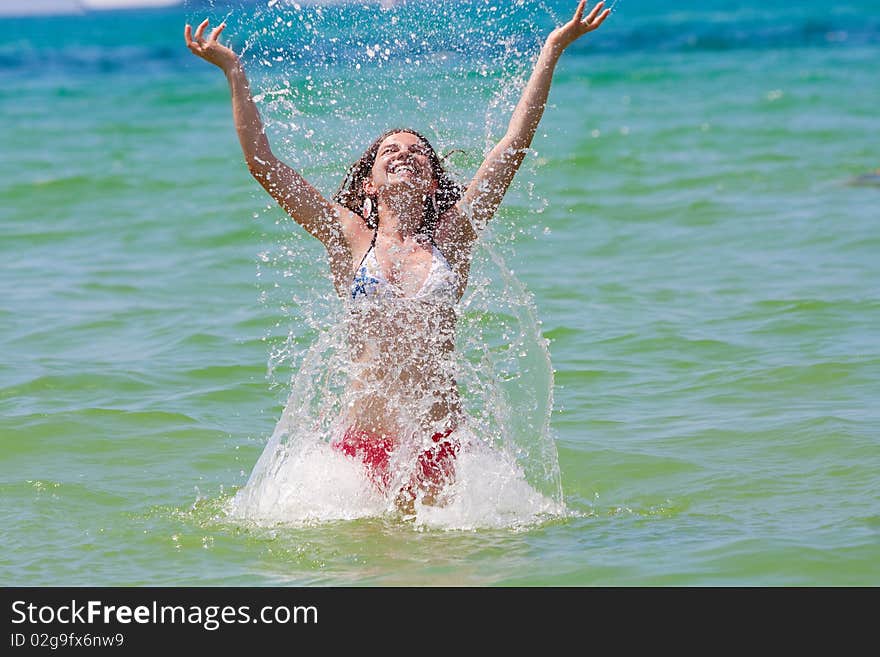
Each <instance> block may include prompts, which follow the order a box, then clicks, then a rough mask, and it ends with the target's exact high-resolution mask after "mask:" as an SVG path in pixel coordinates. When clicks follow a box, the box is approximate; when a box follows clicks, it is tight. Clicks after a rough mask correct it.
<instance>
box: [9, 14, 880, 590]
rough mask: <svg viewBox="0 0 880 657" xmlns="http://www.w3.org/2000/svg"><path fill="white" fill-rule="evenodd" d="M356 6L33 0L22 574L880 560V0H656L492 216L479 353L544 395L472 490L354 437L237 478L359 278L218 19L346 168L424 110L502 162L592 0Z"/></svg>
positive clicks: (25, 226) (461, 143)
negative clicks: (224, 52) (332, 271)
mask: <svg viewBox="0 0 880 657" xmlns="http://www.w3.org/2000/svg"><path fill="white" fill-rule="evenodd" d="M493 8H494V9H493ZM320 9H321V11H320V12H318V8H317V7H314V6H312V5H309V4H308V3H300V7H299V9H297V7H296V6H295V5H294V4H293V3H287V2H279V3H275V4H274V5H273V6H272V7H270V6H269V3H220V2H214V3H200V4H199V5H196V4H194V3H193V4H185V5H184V6H183V7H178V8H174V9H163V10H155V11H132V12H108V13H103V12H101V13H98V12H94V13H86V14H84V15H76V16H57V17H39V18H9V17H3V18H2V19H0V33H2V39H0V44H2V45H0V79H2V85H0V112H2V117H3V121H2V123H0V131H2V139H0V141H2V143H3V148H2V151H0V153H2V155H0V198H2V204H0V213H2V214H0V216H2V226H3V239H2V240H0V249H2V253H3V262H4V265H3V278H2V281H3V284H2V292H3V294H2V296H0V298H2V302H0V342H2V350H0V354H2V361H0V408H2V414H0V454H2V458H0V498H2V500H3V502H2V505H0V509H2V514H3V516H2V517H3V520H4V526H6V527H7V528H10V530H9V531H6V532H4V533H3V538H2V547H3V553H4V570H3V579H4V582H5V583H7V584H37V585H41V584H73V585H81V584H167V585H176V584H181V585H184V584H210V585H239V584H286V583H293V584H438V583H441V584H477V585H486V584H525V585H548V584H575V585H577V584H581V585H583V584H588V585H589V584H617V585H621V584H622V585H630V584H642V585H644V584H647V585H660V584H674V585H679V584H686V585H687V584H690V585H693V584H696V585H705V584H758V585H789V584H795V585H816V584H874V585H875V584H877V583H878V581H880V568H878V563H880V492H878V488H877V485H876V472H877V471H878V466H880V446H878V435H880V431H878V429H880V417H878V411H877V404H876V399H877V398H878V393H880V384H878V381H880V346H878V340H877V329H876V327H877V326H878V325H880V298H878V290H880V266H878V259H877V257H876V255H877V252H878V247H880V240H878V238H877V234H878V230H877V229H878V212H877V210H876V208H877V194H878V188H877V187H876V186H873V185H871V184H870V180H871V177H870V174H871V173H872V172H873V171H875V170H876V169H877V168H878V167H880V163H878V159H880V155H878V146H880V144H878V141H877V136H876V135H877V134H880V131H878V127H880V126H878V119H877V114H876V110H875V108H876V107H877V106H878V105H880V85H878V79H877V73H876V61H877V56H878V48H880V43H878V34H880V25H878V22H877V18H876V16H875V13H874V12H873V5H872V4H871V3H868V2H860V1H849V0H847V1H844V2H842V3H838V4H836V5H834V6H827V5H825V4H823V3H818V2H808V3H800V4H799V5H797V6H796V7H792V6H789V5H788V4H787V3H780V2H765V3H761V4H760V5H755V6H748V5H741V4H739V3H733V2H710V3H707V2H702V3H696V2H685V3H684V4H682V3H679V4H677V5H676V6H675V7H674V8H671V7H670V6H669V5H668V4H666V3H659V2H640V3H632V2H629V0H621V2H619V3H618V5H617V7H616V9H615V13H614V14H613V15H612V16H611V18H609V19H608V21H607V22H606V24H605V25H603V26H602V28H601V29H600V30H599V31H598V32H596V33H594V34H591V35H588V36H587V37H585V39H584V40H582V41H581V42H578V43H576V44H575V45H573V46H572V47H571V48H570V50H569V51H568V52H566V53H565V55H564V57H563V59H562V60H561V61H560V64H559V66H558V68H557V71H556V76H555V80H554V86H553V89H552V91H551V96H550V104H549V106H548V108H547V111H546V113H545V116H544V119H543V121H542V123H541V126H540V128H539V130H538V133H537V135H536V137H535V140H534V143H533V145H532V146H533V149H532V152H531V153H530V154H529V156H528V157H527V159H526V163H525V164H524V165H523V168H522V170H521V171H520V173H519V174H518V177H517V179H516V180H515V182H514V185H513V187H512V189H511V190H510V192H509V193H508V195H507V197H506V199H505V203H504V205H503V206H502V209H501V211H500V212H499V215H498V217H497V218H496V219H495V220H493V224H491V225H490V226H489V228H488V229H487V232H486V233H485V234H484V236H483V237H482V238H481V241H480V243H479V244H478V247H477V250H476V254H475V257H476V263H475V272H474V276H473V278H472V282H471V288H470V289H469V291H468V294H467V295H466V297H465V299H463V302H462V307H461V309H460V312H461V325H460V339H461V344H460V353H461V354H462V357H463V359H464V362H463V367H465V368H466V367H468V366H470V367H471V370H470V371H471V374H472V377H473V378H472V380H473V381H474V382H475V384H479V385H476V387H475V389H474V390H473V392H474V394H473V395H472V396H471V398H470V400H469V403H470V406H471V409H472V412H473V414H474V415H475V416H476V418H477V419H478V420H479V421H480V422H483V423H485V426H488V427H489V428H490V429H492V430H493V431H495V430H497V431H498V432H502V431H507V432H508V433H507V434H506V435H505V436H504V441H502V443H501V444H500V449H497V450H495V451H492V452H490V453H489V454H488V456H486V455H485V454H484V455H483V456H485V458H483V460H481V456H480V454H475V456H474V458H473V459H470V460H467V461H462V463H461V472H462V476H461V479H460V481H461V482H462V484H465V483H466V484H467V486H469V487H470V488H469V489H468V491H461V495H459V496H458V497H457V498H456V499H457V500H458V501H459V502H458V505H456V504H451V505H449V506H447V507H443V508H435V509H425V510H423V512H422V515H421V516H420V517H419V519H418V520H407V519H401V518H400V517H398V516H396V515H395V514H389V513H386V512H385V507H384V506H383V505H382V503H381V501H377V500H376V499H375V498H372V497H371V492H370V490H369V489H366V490H362V489H358V485H359V480H358V475H357V473H356V472H354V473H352V472H346V468H347V467H349V468H350V466H351V465H352V464H351V463H350V462H346V461H344V460H340V459H339V458H338V455H335V454H331V453H329V452H328V451H327V450H325V449H324V448H322V444H324V443H322V442H321V441H319V440H317V439H316V440H315V441H314V442H313V443H312V444H313V445H314V446H315V448H316V451H315V453H314V454H311V455H304V454H299V455H297V454H294V455H293V458H294V461H295V459H296V458H300V457H302V458H309V459H311V461H310V467H308V468H299V467H291V468H290V469H288V470H285V472H286V473H288V474H292V473H296V475H297V476H301V477H303V478H304V480H306V483H309V482H308V478H309V477H312V478H318V479H314V480H313V481H312V482H311V484H312V485H313V486H314V487H317V489H318V490H320V491H322V494H320V495H305V496H303V495H302V493H303V492H304V490H307V489H302V488H297V487H294V486H284V485H283V484H284V483H285V482H284V481H283V480H281V481H278V482H277V483H278V486H276V487H275V488H274V489H273V490H274V491H275V492H276V493H277V494H278V495H287V496H288V502H289V508H290V507H292V508H294V509H297V510H298V512H299V514H300V515H299V518H298V522H293V523H291V522H285V520H289V519H290V518H289V517H287V518H285V517H279V518H273V519H271V520H270V521H264V522H259V523H256V522H248V521H241V520H240V519H236V518H231V517H230V516H229V514H228V506H229V504H230V501H231V500H233V499H234V498H235V496H236V494H238V493H240V492H241V491H242V490H245V484H246V482H247V480H248V479H249V477H250V476H251V474H252V472H253V471H254V468H255V466H256V464H257V463H258V461H259V459H260V457H261V455H262V454H264V452H265V449H266V446H267V444H269V441H270V440H271V438H272V436H273V434H274V433H275V431H276V430H277V427H278V424H279V421H280V420H281V419H282V418H283V417H284V412H285V408H287V407H288V406H289V402H290V398H291V393H292V392H293V390H294V385H293V384H294V383H295V382H296V379H295V377H296V376H299V375H300V373H302V372H303V371H305V372H311V373H312V374H313V375H316V376H319V375H320V374H322V373H326V372H327V371H328V370H327V369H326V368H324V369H322V368H321V367H320V363H319V364H317V365H315V366H314V367H312V369H309V366H308V365H306V366H304V364H305V359H306V357H307V355H308V354H309V353H310V350H311V349H315V348H316V345H319V344H320V340H321V338H322V336H324V335H325V333H326V332H325V328H326V327H327V326H329V325H332V320H333V319H334V317H336V316H338V313H339V307H338V305H337V303H336V300H335V299H334V297H333V295H332V286H331V284H330V281H329V278H328V275H327V271H326V265H325V260H324V255H323V249H322V248H321V246H320V245H319V244H317V243H316V242H314V240H312V239H311V238H309V237H308V236H306V235H305V234H304V233H303V232H302V231H301V230H300V229H298V228H297V227H296V226H295V225H294V224H293V222H292V221H291V220H290V219H289V218H287V217H285V216H284V213H283V212H282V211H281V210H280V209H279V208H277V207H276V206H275V205H274V204H273V203H272V202H271V199H269V198H268V197H267V196H266V195H265V193H264V192H263V191H262V189H261V188H259V186H258V185H257V184H256V183H255V182H254V181H253V180H252V179H251V178H250V177H249V175H248V173H247V170H246V168H245V166H244V164H243V161H242V158H241V154H240V149H239V146H238V143H237V140H236V137H235V134H234V130H233V128H232V121H231V117H230V109H229V99H228V90H227V87H226V84H225V81H224V79H223V76H222V74H221V73H220V72H219V71H218V70H216V69H215V68H213V67H211V66H210V65H208V64H206V63H205V62H202V61H199V60H198V59H196V58H195V57H193V56H192V55H191V54H190V53H189V52H188V51H187V50H186V48H185V46H184V45H183V37H182V33H183V24H184V23H185V22H190V23H197V22H199V20H200V19H201V17H202V16H210V17H211V18H212V20H213V22H218V21H219V20H221V19H224V18H225V19H226V20H227V23H228V27H227V30H226V34H227V35H228V38H229V39H230V41H231V43H233V44H234V45H235V46H236V47H237V48H238V49H240V50H241V51H243V52H244V55H243V57H244V60H245V64H246V66H247V69H248V73H249V75H250V76H251V78H252V82H253V84H254V87H255V90H256V93H258V95H260V96H261V97H260V100H259V104H260V109H261V111H262V112H263V115H264V118H265V119H266V123H267V127H268V129H269V132H270V136H271V138H272V143H273V146H274V147H275V150H276V153H277V154H278V155H279V156H281V157H282V158H283V159H285V160H286V161H288V162H289V163H291V164H292V165H294V166H296V167H297V168H298V169H299V170H300V171H301V172H302V173H303V174H304V175H306V177H307V178H308V179H309V180H311V181H313V182H314V184H315V185H316V186H317V187H318V188H319V189H320V190H321V191H322V192H324V193H325V194H327V195H329V194H332V193H333V191H335V189H336V186H337V185H338V184H339V182H340V181H341V179H342V176H343V174H344V171H345V168H346V167H347V166H348V165H349V164H350V163H351V162H352V161H354V159H356V158H357V157H358V156H359V155H360V153H361V152H363V150H364V149H365V148H366V146H367V145H368V143H369V142H370V141H371V140H372V138H373V137H375V136H376V135H378V134H379V133H380V132H382V131H383V130H384V129H386V128H388V127H392V126H395V125H408V126H412V127H414V128H416V129H419V130H420V131H422V132H424V133H425V134H427V135H428V136H429V138H431V139H432V142H433V143H434V145H435V147H436V148H437V149H438V151H439V152H441V153H446V152H447V151H450V150H453V149H460V150H461V151H462V152H455V153H452V154H451V155H449V158H448V159H447V162H448V166H449V168H450V170H451V171H452V173H453V174H454V175H456V176H457V177H458V178H459V179H460V180H462V181H466V180H467V177H468V176H469V175H472V173H473V171H474V170H475V168H476V166H478V164H479V161H480V158H481V156H482V155H483V154H484V153H485V152H486V149H487V148H488V146H490V145H491V144H492V143H493V140H495V139H497V138H499V137H500V136H501V135H502V134H503V132H504V129H505V128H506V121H507V119H508V117H509V114H510V111H511V109H512V106H513V104H514V103H515V101H516V99H517V95H518V92H519V91H520V90H521V88H522V84H524V82H525V78H526V76H527V74H528V71H529V69H530V65H531V63H532V62H533V61H534V57H535V56H536V55H537V51H538V48H539V45H540V40H541V39H542V38H543V36H544V35H545V34H546V33H547V32H548V31H549V30H550V29H552V27H553V26H554V25H557V24H559V22H560V21H562V20H563V19H564V17H565V16H566V14H568V13H569V12H570V10H571V8H570V7H568V3H563V2H557V1H555V0H554V1H552V2H550V1H547V2H542V3H516V2H471V3H439V4H438V3H418V2H410V3H404V4H400V5H398V6H396V7H391V8H386V9H383V8H382V7H381V6H379V5H370V4H368V5H366V6H363V5H360V4H357V5H325V6H322V7H321V8H320ZM443 12H445V13H443ZM278 18H280V19H281V23H278V21H277V20H276V19H278ZM288 22H290V25H287V23H288ZM413 35H414V36H413ZM279 49H280V50H279ZM386 50H387V51H388V52H386ZM371 52H372V55H371V54H370V53H371ZM278 58H280V59H278ZM407 59H409V61H407ZM417 62H418V63H417ZM285 89H289V90H290V91H287V92H285V91H284V90H285ZM866 181H867V182H866ZM469 299H470V304H469V303H468V300H469ZM334 313H337V315H334ZM328 348H329V347H328ZM481 350H482V351H483V354H482V355H485V354H486V352H488V355H487V357H486V358H485V359H483V358H482V355H481ZM319 352H320V349H319ZM321 353H324V352H321ZM523 353H524V354H525V355H524V356H523V355H520V354H523ZM322 358H323V356H321V358H318V359H317V360H318V361H321V362H325V361H322V360H321V359H322ZM480 377H483V378H480ZM493 393H494V394H496V395H497V401H498V403H497V404H493V403H492V402H491V401H490V400H491V399H492V394H493ZM521 408H525V409H527V410H528V412H527V413H525V414H523V415H522V416H521V415H520V414H519V413H518V411H519V410H520V409H521ZM504 445H507V446H508V449H507V450H506V451H505V449H504ZM496 446H499V445H496ZM322 449H324V451H323V452H322ZM518 449H520V450H523V451H522V453H518V452H517V450H518ZM499 454H500V455H502V456H500V457H499V456H498V455H499ZM294 461H291V463H293V462H294ZM505 464H506V465H507V466H509V469H507V470H505V469H504V468H500V469H496V470H495V471H493V470H492V467H493V466H498V465H505ZM316 466H317V467H316ZM321 468H324V469H323V470H322V469H321ZM554 469H556V470H555V472H554ZM322 472H323V473H327V475H328V478H325V479H320V475H321V473H322ZM499 473H500V474H499ZM328 482H329V483H332V484H334V485H329V483H328ZM499 482H501V483H502V484H504V485H501V486H499V485H496V484H498V483H499ZM554 482H558V483H554ZM358 493H362V494H358ZM492 494H494V495H495V499H494V500H492V502H491V504H487V505H483V506H481V505H480V502H481V501H482V500H484V499H485V498H486V497H487V496H490V495H492ZM297 495H300V497H301V499H297ZM267 499H268V498H267ZM358 505H360V506H358ZM340 509H342V510H344V511H346V513H339V511H340ZM348 511H350V513H349V512H348ZM264 520H265V519H264ZM276 521H277V522H276Z"/></svg>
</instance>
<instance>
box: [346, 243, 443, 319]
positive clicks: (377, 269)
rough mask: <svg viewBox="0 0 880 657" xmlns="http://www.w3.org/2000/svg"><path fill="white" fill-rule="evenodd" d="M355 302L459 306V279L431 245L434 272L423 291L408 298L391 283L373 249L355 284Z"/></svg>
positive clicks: (352, 291) (352, 293)
mask: <svg viewBox="0 0 880 657" xmlns="http://www.w3.org/2000/svg"><path fill="white" fill-rule="evenodd" d="M351 298H352V299H353V300H358V299H376V298H396V299H418V300H421V301H432V302H435V303H444V304H448V305H455V303H456V302H457V301H458V276H457V275H456V273H455V271H453V269H452V267H450V266H449V263H448V262H447V260H446V258H444V257H443V254H442V253H440V249H438V248H437V247H436V246H434V245H433V244H432V245H431V269H430V271H428V275H427V277H426V278H425V282H424V283H422V287H421V288H419V291H418V292H416V293H415V294H414V295H412V296H407V295H405V294H404V293H403V292H402V291H401V289H400V288H399V287H397V286H396V285H394V284H393V283H391V282H390V281H389V280H388V279H387V278H385V275H384V274H383V273H382V267H381V266H380V265H379V260H378V258H376V249H375V246H374V245H370V249H369V250H368V251H367V253H366V254H365V255H364V257H363V260H361V264H360V266H359V267H358V269H357V272H355V275H354V278H353V279H352V281H351Z"/></svg>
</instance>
